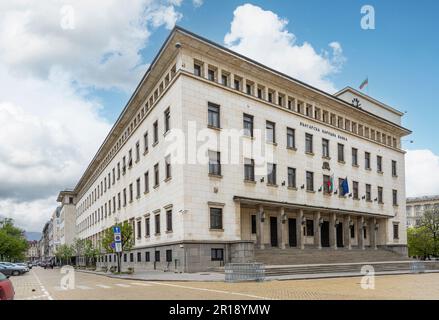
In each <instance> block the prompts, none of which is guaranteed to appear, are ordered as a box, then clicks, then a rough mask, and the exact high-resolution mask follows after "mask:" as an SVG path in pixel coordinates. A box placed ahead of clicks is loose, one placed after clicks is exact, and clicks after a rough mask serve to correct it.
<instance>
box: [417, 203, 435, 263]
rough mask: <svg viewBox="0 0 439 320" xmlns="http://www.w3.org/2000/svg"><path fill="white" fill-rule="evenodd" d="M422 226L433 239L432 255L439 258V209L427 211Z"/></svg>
mask: <svg viewBox="0 0 439 320" xmlns="http://www.w3.org/2000/svg"><path fill="white" fill-rule="evenodd" d="M421 226H422V227H423V228H425V230H426V232H428V234H429V236H430V237H431V239H432V242H433V244H432V249H431V255H433V256H435V257H437V256H439V208H437V207H436V208H435V209H432V210H426V211H425V212H424V215H423V217H422V219H421Z"/></svg>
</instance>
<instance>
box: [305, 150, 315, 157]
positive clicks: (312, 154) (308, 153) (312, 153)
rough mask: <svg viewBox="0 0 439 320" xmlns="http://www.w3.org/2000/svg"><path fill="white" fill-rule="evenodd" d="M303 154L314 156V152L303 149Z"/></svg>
mask: <svg viewBox="0 0 439 320" xmlns="http://www.w3.org/2000/svg"><path fill="white" fill-rule="evenodd" d="M305 154H306V155H309V156H314V152H308V151H305Z"/></svg>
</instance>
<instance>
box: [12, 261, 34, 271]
mask: <svg viewBox="0 0 439 320" xmlns="http://www.w3.org/2000/svg"><path fill="white" fill-rule="evenodd" d="M14 264H15V265H16V266H19V267H24V268H25V270H26V272H29V269H31V268H32V266H31V267H30V268H29V266H28V265H27V263H14Z"/></svg>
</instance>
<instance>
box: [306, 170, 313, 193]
mask: <svg viewBox="0 0 439 320" xmlns="http://www.w3.org/2000/svg"><path fill="white" fill-rule="evenodd" d="M306 190H307V191H314V173H313V172H311V171H307V172H306Z"/></svg>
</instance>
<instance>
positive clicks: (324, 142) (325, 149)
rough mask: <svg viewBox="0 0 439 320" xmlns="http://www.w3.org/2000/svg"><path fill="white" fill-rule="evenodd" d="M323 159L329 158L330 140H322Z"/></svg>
mask: <svg viewBox="0 0 439 320" xmlns="http://www.w3.org/2000/svg"><path fill="white" fill-rule="evenodd" d="M322 157H325V158H329V140H328V139H322Z"/></svg>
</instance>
